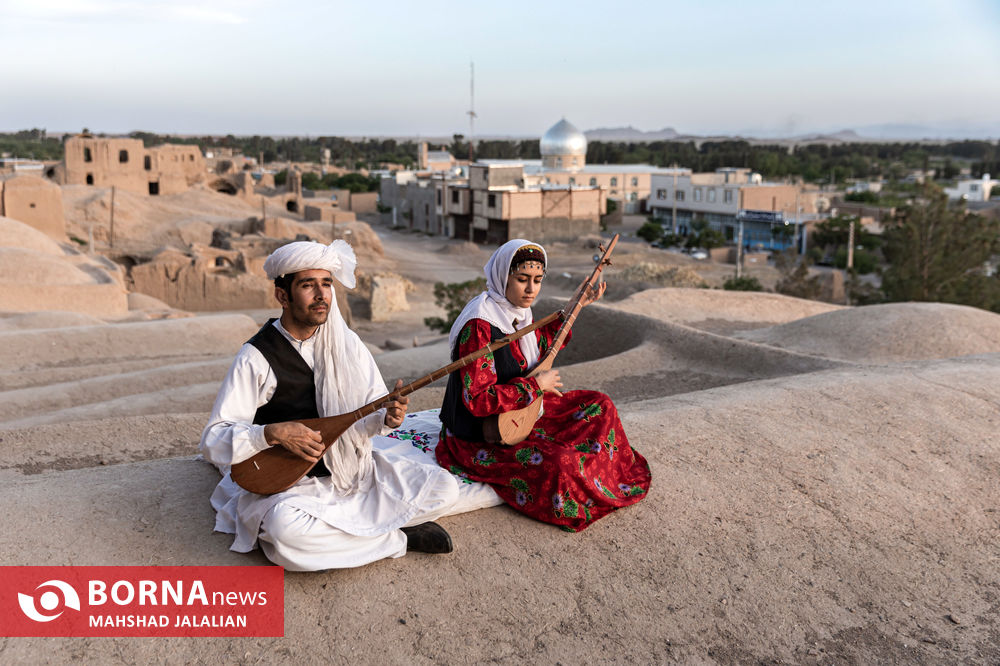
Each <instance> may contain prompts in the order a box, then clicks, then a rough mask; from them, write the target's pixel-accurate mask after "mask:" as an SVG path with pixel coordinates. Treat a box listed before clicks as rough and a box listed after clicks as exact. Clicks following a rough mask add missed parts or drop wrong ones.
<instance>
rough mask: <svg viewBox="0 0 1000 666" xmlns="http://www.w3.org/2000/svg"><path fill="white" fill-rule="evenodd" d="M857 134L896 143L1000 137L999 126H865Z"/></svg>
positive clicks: (898, 124) (887, 124) (899, 124)
mask: <svg viewBox="0 0 1000 666" xmlns="http://www.w3.org/2000/svg"><path fill="white" fill-rule="evenodd" d="M856 131H857V133H858V134H860V135H861V136H862V137H864V138H866V139H894V140H897V141H902V140H907V139H910V140H914V141H919V140H920V139H932V140H942V139H955V140H962V139H996V138H997V137H1000V125H992V126H990V125H962V126H952V127H949V126H945V125H939V126H935V127H931V126H928V125H912V124H901V123H885V124H881V125H865V126H864V127H858V128H857V129H856Z"/></svg>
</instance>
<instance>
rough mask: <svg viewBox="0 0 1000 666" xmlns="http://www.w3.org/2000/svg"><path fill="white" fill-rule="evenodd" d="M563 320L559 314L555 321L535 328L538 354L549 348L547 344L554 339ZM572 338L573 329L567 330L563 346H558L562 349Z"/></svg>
mask: <svg viewBox="0 0 1000 666" xmlns="http://www.w3.org/2000/svg"><path fill="white" fill-rule="evenodd" d="M563 321H565V320H564V319H563V318H562V317H561V316H560V317H559V318H558V319H556V320H555V321H552V322H549V323H548V324H546V325H545V326H542V327H541V328H539V329H537V330H536V331H535V336H536V337H537V338H538V354H539V355H542V354H544V353H545V352H547V351H548V350H549V346H550V345H551V344H552V342H553V341H554V340H555V339H556V335H557V334H558V333H559V328H560V327H561V326H562V325H563ZM572 338H573V329H570V330H569V333H567V334H566V339H565V340H564V341H563V346H562V347H560V348H559V351H562V350H563V349H565V348H566V345H568V344H569V341H570V340H571V339H572Z"/></svg>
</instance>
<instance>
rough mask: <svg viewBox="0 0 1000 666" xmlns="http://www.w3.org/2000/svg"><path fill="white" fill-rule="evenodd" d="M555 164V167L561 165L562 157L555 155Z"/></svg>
mask: <svg viewBox="0 0 1000 666" xmlns="http://www.w3.org/2000/svg"><path fill="white" fill-rule="evenodd" d="M556 166H557V167H561V166H562V158H561V157H557V158H556Z"/></svg>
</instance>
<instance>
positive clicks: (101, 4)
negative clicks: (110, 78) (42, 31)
mask: <svg viewBox="0 0 1000 666" xmlns="http://www.w3.org/2000/svg"><path fill="white" fill-rule="evenodd" d="M244 6H245V3H236V2H231V1H229V0H215V1H212V0H205V1H204V2H200V3H198V4H195V3H183V2H182V3H177V2H169V1H168V0H148V1H145V2H135V1H114V0H3V1H0V18H4V19H22V20H33V21H56V22H78V21H85V22H139V23H147V22H160V21H169V22H172V23H210V24H223V25H238V24H241V23H246V22H247V18H246V17H245V16H243V15H242V14H240V13H237V12H236V11H233V10H234V9H237V8H239V7H244Z"/></svg>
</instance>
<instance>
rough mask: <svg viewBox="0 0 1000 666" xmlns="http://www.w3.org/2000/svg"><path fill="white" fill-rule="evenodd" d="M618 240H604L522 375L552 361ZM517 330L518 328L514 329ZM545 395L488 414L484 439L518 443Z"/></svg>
mask: <svg viewBox="0 0 1000 666" xmlns="http://www.w3.org/2000/svg"><path fill="white" fill-rule="evenodd" d="M617 244H618V234H615V235H614V238H612V239H611V242H610V243H608V248H607V249H606V250H605V249H604V248H603V247H601V248H600V249H601V250H603V252H604V254H602V255H601V258H600V259H599V260H598V261H597V265H596V266H594V271H593V272H592V273H591V274H590V277H588V278H587V279H586V280H584V281H583V282H582V283H581V284H580V288H579V289H577V292H576V294H575V295H574V298H573V301H572V303H571V304H570V305H569V306H568V308H567V309H566V310H564V312H565V317H566V318H565V320H564V321H563V324H562V326H560V327H559V331H558V332H557V333H556V337H555V339H554V340H553V341H552V344H551V345H550V346H549V348H548V349H547V350H546V352H545V354H544V355H543V356H542V358H541V359H540V360H539V361H538V364H537V365H536V366H535V367H534V368H532V369H531V371H530V372H529V373H528V374H527V375H525V376H526V377H534V376H536V375H538V374H539V373H541V372H544V371H545V370H551V369H552V363H553V361H555V360H556V354H558V353H559V350H560V349H561V348H562V346H563V344H564V343H565V342H566V336H568V335H569V330H570V328H572V327H573V322H575V321H576V316H577V314H579V313H580V310H581V309H583V303H582V301H583V298H584V296H585V295H586V294H587V292H588V290H589V289H591V288H594V287H595V286H596V284H597V278H598V276H599V275H600V274H601V271H602V270H604V267H605V266H607V265H608V264H610V263H611V262H610V261H609V260H608V257H610V256H611V252H612V251H613V250H614V249H615V245H617ZM518 332H520V331H518ZM544 398H545V396H544V395H543V396H542V397H541V398H539V399H537V400H534V401H533V402H532V403H531V404H530V405H528V406H527V407H522V408H521V409H515V410H512V411H509V412H503V413H501V414H496V415H494V416H488V417H487V418H486V420H485V421H484V422H483V436H484V438H485V439H486V441H487V442H489V443H490V444H505V445H507V446H510V445H512V444H518V443H519V442H523V441H524V440H525V438H527V436H528V435H530V434H531V430H532V428H534V427H535V421H537V420H538V417H539V416H540V415H541V410H542V404H543V400H544Z"/></svg>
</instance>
